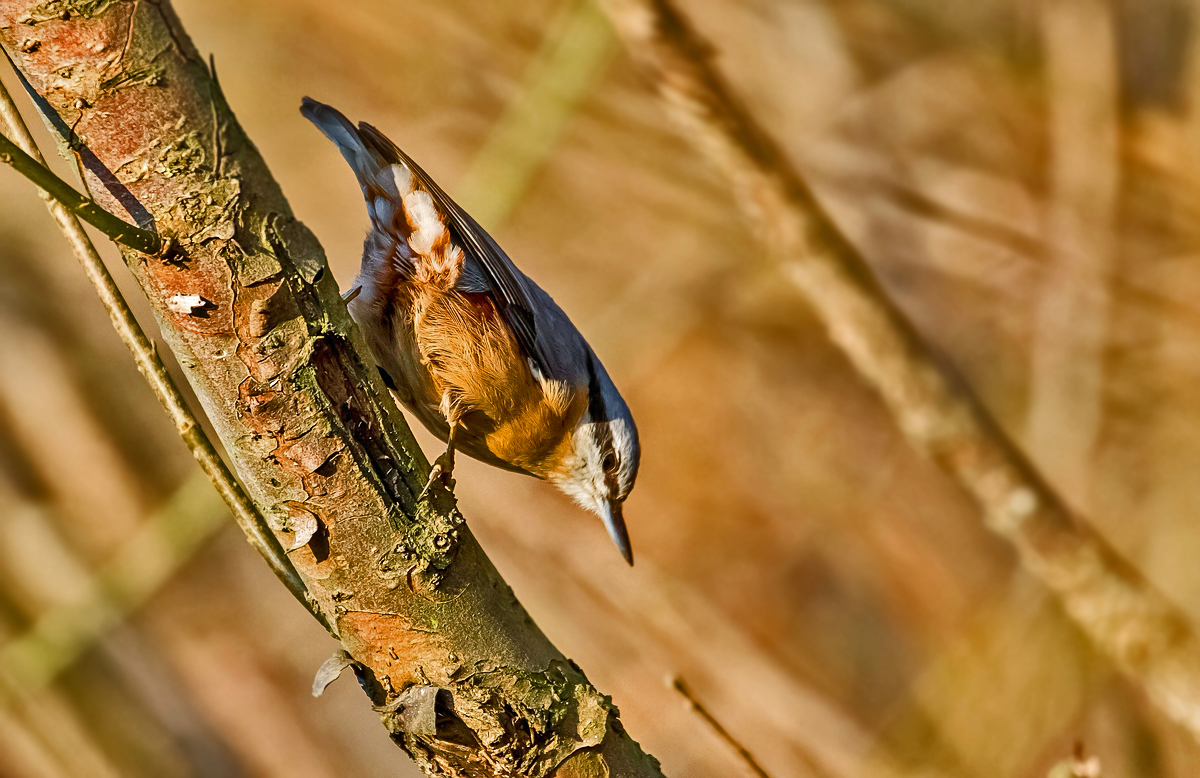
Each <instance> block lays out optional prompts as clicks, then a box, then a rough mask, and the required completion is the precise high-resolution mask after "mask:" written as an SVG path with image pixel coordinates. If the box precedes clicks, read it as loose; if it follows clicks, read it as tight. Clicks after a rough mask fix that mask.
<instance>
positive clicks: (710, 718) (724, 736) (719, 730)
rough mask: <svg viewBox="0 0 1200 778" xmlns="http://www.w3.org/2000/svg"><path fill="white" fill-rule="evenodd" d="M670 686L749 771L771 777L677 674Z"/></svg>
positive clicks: (760, 777) (763, 776)
mask: <svg viewBox="0 0 1200 778" xmlns="http://www.w3.org/2000/svg"><path fill="white" fill-rule="evenodd" d="M671 688H672V689H674V690H675V691H677V692H679V694H680V695H681V696H682V697H683V698H684V699H685V700H687V702H688V705H690V706H691V707H692V710H693V711H695V712H696V715H698V716H699V717H700V718H702V719H704V722H705V723H706V724H708V726H709V727H711V728H712V731H713V732H715V733H716V735H717V737H719V738H721V740H724V741H725V743H726V744H727V745H728V746H729V747H730V748H732V749H733V750H734V751H735V752H737V755H738V758H740V759H741V760H742V761H743V762H745V763H746V766H747V767H749V768H750V770H751V772H753V773H754V774H755V775H757V776H758V777H759V778H771V774H770V773H768V772H767V771H766V770H765V769H763V766H762V765H760V764H759V763H758V760H757V759H755V758H754V755H753V754H751V753H750V751H748V750H747V749H746V747H745V746H744V745H742V744H741V742H740V741H738V739H737V738H735V737H734V736H733V735H732V734H730V732H729V730H727V729H725V727H724V726H723V725H722V724H721V722H719V721H717V717H716V716H714V715H713V714H712V713H710V712H709V710H708V708H706V707H704V704H703V703H701V702H700V701H699V700H698V699H696V695H694V694H692V689H691V687H689V686H688V685H687V683H685V682H684V680H683V679H682V678H680V677H678V676H676V677H674V678H672V679H671Z"/></svg>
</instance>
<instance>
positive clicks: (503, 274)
mask: <svg viewBox="0 0 1200 778" xmlns="http://www.w3.org/2000/svg"><path fill="white" fill-rule="evenodd" d="M358 131H359V134H360V135H361V136H362V138H363V140H364V141H365V142H366V143H367V144H368V145H370V146H372V147H373V148H374V149H375V150H376V151H377V152H379V153H380V154H382V155H383V156H384V157H385V158H386V157H388V156H393V157H395V158H396V161H398V162H401V163H403V164H404V165H405V166H406V167H407V168H408V169H409V170H411V171H412V174H413V176H414V177H415V178H416V179H417V180H418V181H419V182H420V184H421V187H422V188H423V189H425V190H426V191H427V192H429V195H430V196H431V197H432V198H433V201H434V204H435V205H437V207H438V208H439V209H440V210H441V211H442V212H443V213H444V214H445V216H446V220H447V223H448V225H449V228H450V233H451V237H452V238H453V239H454V241H455V243H457V244H458V245H459V246H460V247H461V248H462V249H463V251H464V252H465V253H466V259H467V267H466V268H465V272H464V282H465V284H466V287H465V291H484V290H477V289H473V288H471V287H472V286H473V285H474V284H473V282H474V281H475V279H474V278H472V276H474V275H475V272H474V271H475V270H476V269H478V271H482V275H483V281H484V282H485V283H486V286H487V289H486V291H487V292H488V293H490V294H491V295H492V297H493V299H494V300H495V301H496V307H497V308H498V309H499V311H500V315H501V316H502V317H503V318H504V321H505V323H506V324H507V325H508V328H509V330H510V331H512V334H513V337H515V338H516V340H517V345H518V346H520V348H521V352H522V353H523V354H524V355H525V357H526V358H527V359H528V360H529V363H530V366H531V367H532V368H533V369H534V371H536V372H538V373H540V374H541V375H542V376H544V377H549V376H551V375H552V370H551V363H552V358H551V357H550V355H549V354H548V353H547V350H546V349H545V348H544V347H543V343H542V341H541V340H540V339H539V337H538V335H539V333H538V331H537V316H536V315H535V311H536V310H537V309H536V307H535V303H534V294H533V292H532V290H531V289H530V286H532V282H531V281H529V280H528V279H527V278H526V277H525V275H524V274H523V273H522V272H521V271H520V270H518V269H517V266H516V265H514V264H513V262H512V260H511V259H509V258H508V255H507V254H505V253H504V250H503V249H501V248H500V246H499V245H497V244H496V241H495V240H493V239H492V236H491V235H488V234H487V231H486V230H484V229H483V227H481V226H479V223H478V222H477V221H475V220H474V219H472V218H471V216H470V214H468V213H467V212H466V211H464V210H463V209H462V208H460V207H459V205H458V203H456V202H454V200H452V199H450V196H449V195H447V194H446V193H445V191H443V190H442V188H441V187H440V186H438V185H437V183H436V182H435V181H434V180H433V179H432V178H430V177H429V174H428V173H426V172H425V171H424V170H423V169H421V166H420V165H418V164H417V163H416V162H414V161H413V159H412V157H410V156H408V155H407V154H405V153H404V152H403V151H402V150H401V149H400V148H399V147H398V146H396V144H394V143H392V142H391V141H390V140H388V139H387V137H386V136H384V134H383V133H381V132H380V131H379V130H377V129H375V128H374V127H372V126H371V125H370V124H367V123H366V122H362V123H360V124H359V125H358Z"/></svg>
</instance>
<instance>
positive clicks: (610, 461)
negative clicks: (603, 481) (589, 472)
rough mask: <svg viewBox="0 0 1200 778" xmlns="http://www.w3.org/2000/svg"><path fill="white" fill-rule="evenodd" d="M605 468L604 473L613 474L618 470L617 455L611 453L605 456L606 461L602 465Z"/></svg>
mask: <svg viewBox="0 0 1200 778" xmlns="http://www.w3.org/2000/svg"><path fill="white" fill-rule="evenodd" d="M600 465H601V467H603V468H604V472H606V473H611V472H612V471H614V470H616V469H617V455H616V454H614V453H612V452H611V451H610V452H608V453H607V454H605V455H604V460H603V461H602V462H601V463H600Z"/></svg>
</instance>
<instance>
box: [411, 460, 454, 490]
mask: <svg viewBox="0 0 1200 778" xmlns="http://www.w3.org/2000/svg"><path fill="white" fill-rule="evenodd" d="M453 476H454V455H453V454H452V453H450V452H449V451H447V452H446V453H444V454H442V455H441V456H440V457H438V458H437V459H436V460H434V462H433V467H432V468H430V470H429V480H428V481H426V482H425V488H424V489H422V490H421V496H420V497H418V498H417V499H418V500H424V499H425V498H426V497H427V496H429V492H430V490H431V489H433V486H434V484H440V485H441V487H442V488H443V489H445V490H446V491H448V492H450V493H451V494H453V493H454V477H453Z"/></svg>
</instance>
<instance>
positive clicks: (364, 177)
mask: <svg viewBox="0 0 1200 778" xmlns="http://www.w3.org/2000/svg"><path fill="white" fill-rule="evenodd" d="M300 113H302V114H304V118H306V119H308V120H309V121H310V122H312V123H313V124H315V125H317V129H318V130H320V131H321V134H323V135H324V136H325V137H326V138H329V140H331V141H333V143H334V145H335V146H337V147H338V150H339V151H341V152H342V156H343V157H345V158H346V161H347V162H348V163H350V167H351V168H352V169H353V170H354V175H355V176H357V177H358V183H359V185H360V186H362V188H363V194H364V195H367V196H368V197H369V195H370V190H372V189H373V188H377V187H379V186H380V185H381V184H383V183H385V182H384V181H383V180H382V179H384V178H391V174H390V173H388V172H386V171H387V168H388V167H389V166H388V164H387V163H386V162H384V161H383V159H382V158H381V157H380V156H379V155H378V154H376V153H374V152H372V151H371V149H370V148H369V147H368V146H367V144H365V143H364V142H363V139H362V136H361V135H359V134H358V129H357V128H356V127H355V126H354V125H353V124H351V123H350V120H349V119H347V118H346V117H345V115H344V114H343V113H342V112H341V111H339V110H338V109H336V108H334V107H332V106H329V105H325V103H319V102H317V101H316V100H314V99H312V98H311V97H306V98H304V100H303V101H302V102H301V103H300Z"/></svg>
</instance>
